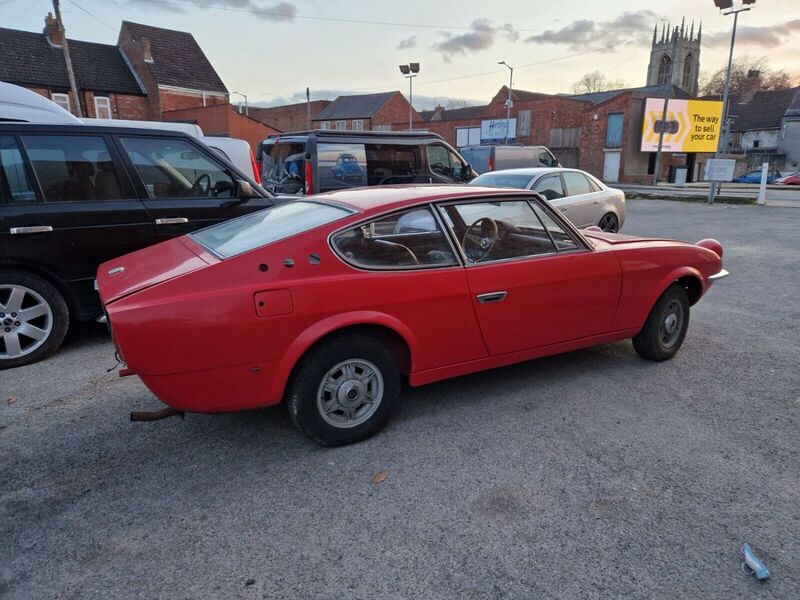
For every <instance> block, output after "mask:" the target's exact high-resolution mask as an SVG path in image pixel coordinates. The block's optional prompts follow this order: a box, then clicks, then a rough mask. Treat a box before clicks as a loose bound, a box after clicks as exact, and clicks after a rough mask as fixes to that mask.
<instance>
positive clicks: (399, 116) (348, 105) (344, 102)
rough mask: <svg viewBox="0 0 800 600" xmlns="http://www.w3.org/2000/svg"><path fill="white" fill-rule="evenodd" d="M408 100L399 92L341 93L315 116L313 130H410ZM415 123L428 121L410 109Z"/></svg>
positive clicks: (420, 123)
mask: <svg viewBox="0 0 800 600" xmlns="http://www.w3.org/2000/svg"><path fill="white" fill-rule="evenodd" d="M408 110H409V103H408V100H406V97H405V96H403V94H401V93H400V92H381V93H380V94H359V95H354V96H339V97H338V98H336V100H334V101H333V102H331V103H330V104H329V105H328V106H326V107H325V108H324V109H322V111H320V112H319V113H318V114H317V115H316V116H314V117H313V118H312V126H313V128H314V129H338V130H352V131H370V130H371V131H404V130H408ZM411 116H412V121H413V122H414V123H415V124H416V125H415V127H416V126H423V125H424V124H425V122H424V119H423V118H422V116H421V115H420V114H419V113H418V112H417V111H416V110H414V109H411Z"/></svg>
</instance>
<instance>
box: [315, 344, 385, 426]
mask: <svg viewBox="0 0 800 600" xmlns="http://www.w3.org/2000/svg"><path fill="white" fill-rule="evenodd" d="M382 398H383V376H382V375H381V372H380V370H379V369H378V367H376V366H375V365H374V364H373V363H371V362H369V361H368V360H364V359H349V360H346V361H343V362H340V363H339V364H337V365H336V366H334V367H333V368H332V369H330V370H329V371H328V372H327V373H326V374H325V376H324V377H323V378H322V383H320V386H319V390H318V392H317V410H319V414H320V416H321V417H322V418H323V420H324V421H325V422H326V423H328V424H329V425H332V426H333V427H337V428H340V429H347V428H350V427H356V426H358V425H361V424H362V423H364V422H365V421H367V420H369V418H370V417H372V415H374V414H375V411H377V410H378V406H380V403H381V399H382Z"/></svg>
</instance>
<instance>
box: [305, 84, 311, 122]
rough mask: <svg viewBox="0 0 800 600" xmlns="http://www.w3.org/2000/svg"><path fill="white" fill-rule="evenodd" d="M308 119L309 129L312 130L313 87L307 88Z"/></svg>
mask: <svg viewBox="0 0 800 600" xmlns="http://www.w3.org/2000/svg"><path fill="white" fill-rule="evenodd" d="M306 119H307V120H308V130H309V131H311V89H310V88H306Z"/></svg>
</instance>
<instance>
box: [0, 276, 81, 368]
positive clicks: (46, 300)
mask: <svg viewBox="0 0 800 600" xmlns="http://www.w3.org/2000/svg"><path fill="white" fill-rule="evenodd" d="M14 286H16V288H17V289H18V290H19V289H23V288H25V289H27V290H29V292H26V294H25V296H24V299H25V303H24V304H23V305H22V308H23V309H24V308H25V307H26V306H29V307H30V306H31V303H36V302H38V298H36V295H38V296H39V297H41V299H42V300H43V303H40V304H44V305H46V306H47V309H49V314H48V315H42V316H40V317H35V318H33V319H32V320H30V321H29V324H30V325H33V326H35V327H37V328H39V329H44V330H48V333H47V335H46V336H45V337H43V338H42V339H40V340H34V339H33V338H30V337H27V336H25V335H24V334H23V335H20V333H21V330H20V329H19V328H20V327H22V326H24V323H25V321H24V320H23V321H20V320H18V319H19V317H18V316H17V312H16V311H13V312H12V311H11V310H6V308H5V306H6V305H9V306H10V305H11V293H12V287H14ZM30 292H32V293H30ZM0 315H2V317H0V334H2V338H1V339H2V341H0V370H2V369H10V368H12V367H19V366H22V365H27V364H30V363H34V362H37V361H40V360H42V359H43V358H46V357H48V356H50V355H51V354H52V353H53V352H55V351H56V350H57V349H58V347H59V346H60V345H61V342H63V341H64V336H65V335H67V328H68V327H69V310H68V309H67V303H66V302H65V301H64V297H63V296H62V295H61V292H59V291H58V290H57V289H56V288H55V287H54V286H53V285H52V284H51V283H50V282H48V281H46V280H45V279H42V278H41V277H39V276H37V275H32V274H31V273H25V272H23V271H0ZM12 315H13V316H12ZM22 331H24V330H22ZM12 335H13V336H14V338H15V340H16V343H19V345H20V350H19V351H17V350H16V347H13V348H12V346H11V343H12V338H11V336H12ZM9 350H10V351H11V353H12V354H13V356H9Z"/></svg>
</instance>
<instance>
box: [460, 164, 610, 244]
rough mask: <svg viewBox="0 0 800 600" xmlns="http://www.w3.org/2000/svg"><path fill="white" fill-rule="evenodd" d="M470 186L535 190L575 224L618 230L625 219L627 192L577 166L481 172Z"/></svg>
mask: <svg viewBox="0 0 800 600" xmlns="http://www.w3.org/2000/svg"><path fill="white" fill-rule="evenodd" d="M470 185H484V186H489V187H500V188H519V189H521V190H535V191H537V192H539V193H540V194H541V195H542V196H544V197H545V198H547V200H548V201H549V202H550V204H552V205H553V206H555V207H556V208H557V209H558V210H560V211H561V212H563V213H564V216H565V217H567V218H568V219H569V220H570V221H572V223H573V224H574V225H575V226H576V227H589V226H590V225H597V226H598V227H600V229H602V230H603V231H619V230H620V229H621V228H622V224H623V223H624V222H625V194H624V193H623V192H622V190H617V189H614V188H610V187H608V186H606V185H605V184H604V183H603V182H601V181H600V180H598V179H596V178H595V177H593V176H592V175H590V174H589V173H586V172H584V171H579V170H578V169H564V168H561V167H554V168H550V167H541V168H530V169H506V170H503V171H492V172H490V173H484V174H483V175H479V176H478V177H476V178H475V179H473V180H472V181H470Z"/></svg>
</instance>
